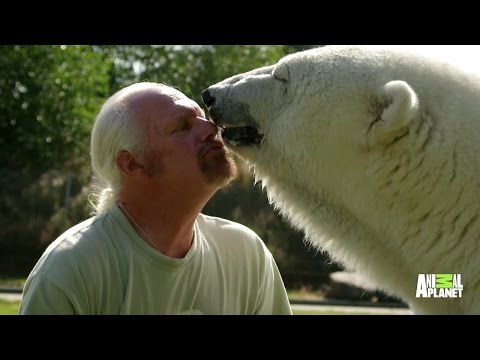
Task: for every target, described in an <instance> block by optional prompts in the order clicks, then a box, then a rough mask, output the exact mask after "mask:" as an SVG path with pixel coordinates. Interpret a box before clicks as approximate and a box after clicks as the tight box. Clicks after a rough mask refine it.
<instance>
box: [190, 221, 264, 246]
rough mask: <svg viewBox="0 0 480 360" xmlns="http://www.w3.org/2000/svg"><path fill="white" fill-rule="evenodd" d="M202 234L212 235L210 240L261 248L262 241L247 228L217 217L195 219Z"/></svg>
mask: <svg viewBox="0 0 480 360" xmlns="http://www.w3.org/2000/svg"><path fill="white" fill-rule="evenodd" d="M197 223H198V226H199V229H200V230H201V231H202V233H204V234H205V233H207V234H212V235H214V236H213V237H212V238H215V239H220V240H221V241H225V242H232V243H235V242H239V243H243V244H244V245H246V244H252V245H254V246H255V247H258V246H260V247H262V246H263V241H262V240H261V238H260V237H259V235H258V234H257V233H256V232H255V231H254V230H252V229H250V228H249V227H248V226H246V225H243V224H240V223H238V222H235V221H232V220H228V219H224V218H221V217H217V216H211V215H205V214H200V215H199V216H198V218H197Z"/></svg>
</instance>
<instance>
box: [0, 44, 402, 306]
mask: <svg viewBox="0 0 480 360" xmlns="http://www.w3.org/2000/svg"><path fill="white" fill-rule="evenodd" d="M311 47H314V46H308V45H275V46H272V45H269V46H260V45H252V46H246V45H241V46H233V45H225V46H221V45H215V46H199V45H196V46H185V45H181V46H180V45H178V46H173V45H168V46H140V45H133V46H111V45H109V46H101V45H98V46H73V45H68V46H65V45H57V46H46V45H45V46H44V45H33V46H23V45H22V46H13V45H12V46H0V127H1V132H0V134H1V136H0V157H1V158H0V159H1V160H0V279H1V282H0V286H1V285H2V284H3V285H4V286H20V287H21V286H22V285H23V281H24V280H25V279H26V277H27V276H28V274H29V272H30V270H31V269H32V268H33V266H34V265H35V263H36V261H37V260H38V258H39V257H40V255H41V254H42V252H43V251H44V249H45V248H46V247H47V246H48V244H50V243H51V242H52V241H53V240H55V238H56V237H57V236H59V235H60V234H61V233H63V232H64V231H65V230H66V229H68V228H69V227H71V226H73V225H74V224H77V223H79V222H81V221H83V220H85V219H87V218H88V217H90V216H91V211H92V209H91V207H90V205H89V202H88V194H89V184H90V178H91V171H90V157H89V140H90V130H91V126H92V124H93V121H94V119H95V116H96V114H97V113H98V111H99V109H100V106H101V104H102V103H103V102H104V101H105V100H106V99H107V98H108V97H109V96H110V95H111V94H113V93H114V92H116V91H117V90H119V89H121V88H122V87H124V86H126V85H130V84H132V83H134V82H138V81H154V82H161V83H165V84H167V85H172V86H175V87H177V88H178V89H179V90H181V91H182V92H183V93H185V94H186V95H187V96H189V97H191V98H192V99H194V100H195V101H196V102H197V103H198V104H199V105H200V106H202V105H203V103H202V101H201V98H200V94H201V91H202V90H203V89H205V88H206V87H207V86H208V85H211V84H213V83H216V82H218V81H220V80H223V79H224V78H226V77H229V76H232V75H234V74H237V73H241V72H245V71H249V70H251V69H254V68H257V67H260V66H264V65H271V64H273V63H275V62H276V61H278V60H279V59H280V58H281V57H283V56H285V55H287V54H290V53H293V52H296V51H300V50H304V49H308V48H311ZM237 163H238V164H239V167H240V169H241V175H240V177H239V178H238V179H237V180H236V181H235V182H233V183H232V184H231V185H230V186H229V187H228V188H225V189H223V190H221V191H219V192H218V193H217V194H216V195H215V196H214V198H213V199H212V200H211V201H210V202H209V203H208V204H207V206H206V207H205V208H204V210H203V212H204V213H205V214H209V215H214V216H220V217H224V218H227V219H231V220H234V221H237V222H240V223H243V224H245V225H247V226H249V227H250V228H252V229H253V230H254V231H256V232H257V234H258V235H259V236H260V237H261V238H262V239H263V240H264V242H265V243H266V244H267V246H268V248H269V249H270V251H271V252H272V253H273V255H274V257H275V259H276V261H277V264H278V266H279V269H280V271H281V273H282V275H283V278H284V281H285V284H286V286H287V288H288V291H289V295H290V296H291V297H292V298H310V297H311V298H334V299H350V300H355V299H361V300H363V301H374V302H381V301H390V302H391V301H395V300H394V299H390V298H388V297H386V296H385V295H383V294H381V293H377V292H375V291H368V290H366V289H364V288H362V284H361V283H359V282H358V279H355V278H351V277H348V276H341V275H338V274H341V271H342V269H341V267H339V266H338V265H337V264H335V263H332V261H331V260H330V259H329V258H328V256H326V255H325V254H323V253H321V252H318V251H317V250H316V249H313V248H311V247H310V246H309V245H308V244H305V243H304V240H303V233H301V232H298V231H296V230H294V229H293V228H291V227H290V226H289V225H288V223H287V222H286V221H284V220H283V219H282V218H281V217H280V216H279V215H278V214H277V213H276V212H275V210H274V209H273V207H271V206H270V205H269V204H268V201H267V198H266V195H265V194H264V192H263V191H262V190H261V187H260V185H259V184H257V185H254V181H253V177H252V176H251V174H250V172H249V169H248V168H247V166H246V165H245V164H244V163H243V162H242V160H240V159H238V161H237ZM332 274H336V276H332Z"/></svg>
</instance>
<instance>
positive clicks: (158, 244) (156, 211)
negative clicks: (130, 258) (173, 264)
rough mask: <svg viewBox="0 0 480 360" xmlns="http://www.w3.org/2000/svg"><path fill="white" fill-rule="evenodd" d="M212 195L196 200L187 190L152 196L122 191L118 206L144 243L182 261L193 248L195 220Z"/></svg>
mask: <svg viewBox="0 0 480 360" xmlns="http://www.w3.org/2000/svg"><path fill="white" fill-rule="evenodd" d="M213 193H214V191H213V192H212V193H211V194H209V193H206V194H203V196H198V195H197V196H196V197H194V196H193V195H192V194H188V191H187V190H186V191H185V192H183V194H174V193H173V192H164V193H158V194H153V195H152V194H151V192H149V191H146V192H143V191H129V192H126V191H123V192H121V193H120V195H119V199H118V202H119V203H120V205H121V207H122V210H123V211H124V212H127V214H126V215H127V218H129V222H130V223H131V225H132V226H133V227H134V228H135V230H136V231H137V232H138V233H139V235H140V236H141V237H142V238H144V240H145V242H147V243H150V242H151V243H153V244H150V245H152V246H154V247H155V249H156V250H158V251H160V252H161V253H162V254H163V255H166V256H169V257H172V258H183V257H184V256H185V255H186V254H187V252H188V250H189V249H190V248H191V246H192V241H193V225H194V223H195V220H196V218H197V217H198V214H199V213H200V211H201V210H202V208H203V207H204V206H205V204H206V203H207V201H208V200H209V199H210V198H211V196H212V195H213ZM146 194H149V196H148V195H146ZM132 219H133V220H132ZM138 227H139V228H140V229H139V228H138Z"/></svg>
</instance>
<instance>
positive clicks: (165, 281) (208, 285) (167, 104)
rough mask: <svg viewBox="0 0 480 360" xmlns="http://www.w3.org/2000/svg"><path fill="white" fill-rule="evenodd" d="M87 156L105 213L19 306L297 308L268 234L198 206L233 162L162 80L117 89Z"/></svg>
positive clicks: (60, 249)
mask: <svg viewBox="0 0 480 360" xmlns="http://www.w3.org/2000/svg"><path fill="white" fill-rule="evenodd" d="M91 157H92V168H93V171H94V173H95V174H96V176H97V177H98V178H99V179H101V180H103V181H104V182H105V184H106V186H105V187H104V188H103V189H102V191H101V193H100V196H99V200H98V202H97V204H96V210H97V215H96V216H94V217H93V218H91V219H88V220H86V221H84V222H82V223H80V224H78V225H76V226H74V227H73V228H71V229H70V230H68V231H66V232H65V233H64V234H63V235H61V236H60V237H59V238H58V239H57V240H55V241H54V242H53V243H52V244H51V245H50V246H49V247H48V248H47V249H46V251H45V253H44V254H43V255H42V257H41V258H40V260H39V261H38V263H37V265H36V266H35V267H34V269H33V270H32V272H31V274H30V275H29V278H28V279H27V282H26V284H25V290H24V295H23V300H22V303H21V306H20V313H21V314H291V309H290V305H289V302H288V298H287V295H286V291H285V287H284V284H283V282H282V279H281V276H280V273H279V271H278V268H277V266H276V264H275V262H274V260H273V258H272V255H271V254H270V252H269V251H268V249H267V248H266V247H265V245H264V244H263V242H262V241H261V240H260V238H259V237H258V236H257V235H256V234H255V233H254V232H253V231H251V230H250V229H248V228H246V227H245V226H243V225H240V224H237V223H234V222H231V221H228V220H224V219H220V218H217V217H211V216H206V215H203V214H201V213H200V211H201V210H202V208H203V207H204V205H205V204H206V203H207V201H208V200H209V199H210V198H211V197H212V196H213V195H214V194H215V192H216V191H217V190H218V189H219V188H221V187H222V186H225V185H226V184H228V183H229V182H230V181H231V180H232V179H233V178H234V177H235V176H236V166H235V163H234V161H233V159H232V158H231V155H230V154H229V152H228V150H227V149H226V148H225V147H224V144H223V142H222V140H221V138H220V137H219V132H218V128H217V127H216V126H215V125H214V124H213V123H212V122H210V121H209V120H207V119H206V118H205V114H204V112H203V111H202V110H201V108H200V107H199V106H198V105H197V104H196V103H195V102H194V101H192V100H191V99H189V98H187V97H186V96H185V95H184V94H182V93H181V92H179V91H177V90H175V89H173V88H170V87H168V86H165V85H161V84H155V83H138V84H134V85H131V86H129V87H126V88H124V89H122V90H120V91H119V92H118V93H116V94H114V95H113V96H112V97H111V98H110V99H109V100H108V101H107V102H106V103H105V104H104V106H103V108H102V110H101V111H100V114H99V115H98V117H97V119H96V121H95V124H94V126H93V130H92V139H91Z"/></svg>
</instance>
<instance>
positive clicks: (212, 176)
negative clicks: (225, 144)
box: [202, 154, 238, 187]
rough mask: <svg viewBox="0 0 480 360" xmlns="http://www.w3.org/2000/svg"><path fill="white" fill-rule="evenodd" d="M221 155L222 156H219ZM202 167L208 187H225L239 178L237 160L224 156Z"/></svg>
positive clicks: (207, 162) (211, 160)
mask: <svg viewBox="0 0 480 360" xmlns="http://www.w3.org/2000/svg"><path fill="white" fill-rule="evenodd" d="M219 155H220V154H219ZM209 160H210V161H208V160H207V161H206V162H205V163H204V164H203V165H204V166H202V172H203V175H204V178H205V182H206V184H207V185H216V186H218V187H223V186H226V185H228V184H229V183H230V182H231V181H232V180H233V179H235V178H236V177H237V174H238V169H237V165H236V164H235V160H234V159H233V158H231V157H230V156H228V155H227V156H225V155H222V156H221V157H220V156H218V157H216V158H215V159H209Z"/></svg>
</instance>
